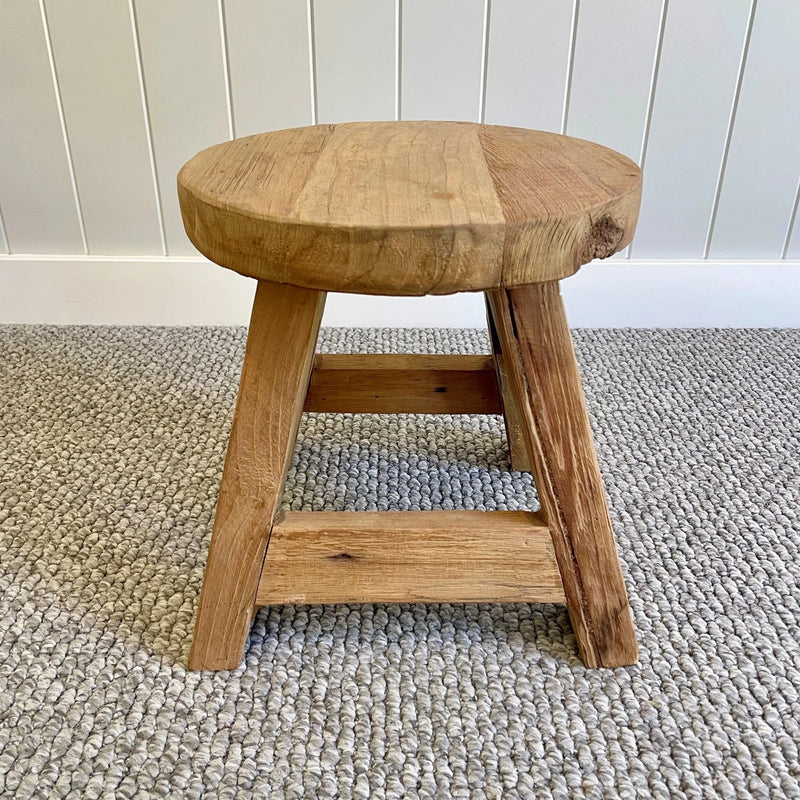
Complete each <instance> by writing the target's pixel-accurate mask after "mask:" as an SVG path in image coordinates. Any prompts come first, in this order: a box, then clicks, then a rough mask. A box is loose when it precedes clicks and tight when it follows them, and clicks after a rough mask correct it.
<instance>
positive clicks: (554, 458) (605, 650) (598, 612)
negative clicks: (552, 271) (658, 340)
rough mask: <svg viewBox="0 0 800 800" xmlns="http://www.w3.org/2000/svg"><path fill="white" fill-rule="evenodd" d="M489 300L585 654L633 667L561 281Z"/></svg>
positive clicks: (594, 662) (633, 649) (596, 662)
mask: <svg viewBox="0 0 800 800" xmlns="http://www.w3.org/2000/svg"><path fill="white" fill-rule="evenodd" d="M487 297H488V301H489V305H490V308H491V316H492V318H493V320H494V323H495V325H496V333H497V337H498V339H499V343H500V347H501V349H502V353H503V358H504V361H505V365H506V370H507V374H508V379H509V380H508V383H509V387H510V391H511V392H512V393H513V395H514V397H515V399H516V404H517V408H518V409H519V412H520V418H521V421H522V430H523V434H524V436H525V440H526V442H527V444H528V451H529V452H530V453H531V456H532V460H533V467H534V477H535V479H536V486H537V490H538V492H539V498H540V500H541V503H542V510H543V511H544V513H545V517H546V519H547V524H548V526H549V528H550V532H551V535H552V538H553V549H554V551H555V555H556V560H557V561H558V566H559V570H560V572H561V580H562V582H563V584H564V593H565V595H566V598H567V607H568V609H569V614H570V619H571V621H572V626H573V629H574V631H575V635H576V638H577V640H578V647H579V650H580V653H581V657H582V658H583V660H584V663H585V664H586V665H587V666H588V667H618V666H623V665H626V664H633V663H635V662H636V661H637V659H638V648H637V645H636V635H635V632H634V628H633V621H632V619H631V613H630V607H629V605H628V596H627V593H626V591H625V584H624V581H623V577H622V570H621V568H620V563H619V556H618V554H617V548H616V545H615V543H614V536H613V532H612V529H611V521H610V519H609V516H608V507H607V505H606V500H605V493H604V491H603V483H602V479H601V475H600V469H599V466H598V463H597V455H596V453H595V449H594V444H593V442H592V433H591V428H590V425H589V419H588V416H587V413H586V404H585V401H584V396H583V390H582V388H581V382H580V375H579V373H578V366H577V363H576V361H575V353H574V350H573V348H572V339H571V336H570V332H569V327H568V325H567V319H566V315H565V313H564V306H563V304H562V302H561V296H560V293H559V286H558V282H556V281H554V282H551V283H541V284H532V285H530V286H522V287H518V288H514V289H500V290H497V291H492V292H488V293H487Z"/></svg>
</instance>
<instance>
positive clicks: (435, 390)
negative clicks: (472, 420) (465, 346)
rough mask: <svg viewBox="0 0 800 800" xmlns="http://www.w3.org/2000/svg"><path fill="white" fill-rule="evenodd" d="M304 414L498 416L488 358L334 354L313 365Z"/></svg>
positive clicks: (478, 356)
mask: <svg viewBox="0 0 800 800" xmlns="http://www.w3.org/2000/svg"><path fill="white" fill-rule="evenodd" d="M304 410H305V411H315V412H317V411H321V412H324V411H327V412H333V413H353V414H356V413H360V414H499V413H500V400H499V398H498V392H497V381H496V378H495V374H494V366H493V363H492V358H491V356H481V355H477V356H474V355H407V354H399V355H396V354H380V355H371V354H361V353H358V354H353V355H346V354H335V355H318V356H317V357H316V359H315V361H314V371H313V372H312V375H311V385H310V386H309V390H308V395H307V396H306V402H305V409H304Z"/></svg>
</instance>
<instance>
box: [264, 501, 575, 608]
mask: <svg viewBox="0 0 800 800" xmlns="http://www.w3.org/2000/svg"><path fill="white" fill-rule="evenodd" d="M480 601H492V602H497V601H506V602H515V601H526V602H533V603H563V602H564V590H563V587H562V584H561V576H560V574H559V570H558V567H557V565H556V560H555V555H554V552H553V546H552V544H551V540H550V531H549V529H548V528H547V526H546V524H545V523H544V520H543V518H542V517H541V516H540V515H539V514H534V513H530V512H527V511H489V512H483V511H381V512H368V511H357V512H335V511H334V512H325V511H300V512H289V513H287V514H286V515H285V516H284V517H283V518H282V519H280V520H279V521H277V522H276V523H275V525H274V526H273V528H272V535H271V537H270V541H269V545H268V548H267V555H266V559H265V561H264V568H263V570H262V573H261V580H260V582H259V585H258V593H257V595H256V605H275V604H281V603H380V602H383V603H396V602H406V603H414V602H432V603H436V602H452V603H457V602H480Z"/></svg>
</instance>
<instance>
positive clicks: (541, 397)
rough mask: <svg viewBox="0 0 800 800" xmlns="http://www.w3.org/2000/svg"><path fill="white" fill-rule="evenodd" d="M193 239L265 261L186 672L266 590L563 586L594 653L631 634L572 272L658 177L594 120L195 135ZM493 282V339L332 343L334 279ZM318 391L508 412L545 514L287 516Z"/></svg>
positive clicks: (628, 660) (614, 654) (557, 595)
mask: <svg viewBox="0 0 800 800" xmlns="http://www.w3.org/2000/svg"><path fill="white" fill-rule="evenodd" d="M178 193H179V198H180V204H181V211H182V214H183V220H184V225H185V227H186V231H187V233H188V235H189V238H190V239H191V240H192V242H193V243H194V244H195V246H196V247H197V248H198V250H200V252H201V253H203V254H204V255H206V256H207V257H208V258H210V259H211V260H212V261H214V262H216V263H217V264H219V265H221V266H223V267H226V268H228V269H232V270H235V271H236V272H239V273H242V274H243V275H248V276H250V277H253V278H256V279H257V280H258V286H257V289H256V295H255V301H254V304H253V311H252V317H251V320H250V329H249V334H248V338H247V347H246V352H245V359H244V366H243V369H242V376H241V382H240V385H239V394H238V399H237V402H236V412H235V415H234V421H233V427H232V430H231V434H230V442H229V445H228V454H227V458H226V461H225V468H224V472H223V476H222V484H221V487H220V494H219V502H218V505H217V512H216V520H215V523H214V531H213V535H212V539H211V546H210V550H209V554H208V562H207V565H206V571H205V577H204V580H203V588H202V593H201V597H200V607H199V611H198V616H197V624H196V629H195V633H194V640H193V642H192V648H191V653H190V657H189V667H190V669H232V668H235V667H237V666H238V665H239V664H240V662H241V660H242V657H243V653H244V647H245V643H246V640H247V636H248V632H249V629H250V625H251V622H252V619H253V615H254V613H255V611H256V610H257V609H258V607H260V606H263V605H270V604H285V603H339V602H341V603H348V602H349V603H353V602H370V603H373V602H479V601H480V602H487V601H514V602H519V601H525V602H566V604H567V607H568V609H569V615H570V620H571V622H572V625H573V628H574V631H575V636H576V639H577V642H578V647H579V650H580V655H581V657H582V658H583V660H584V662H585V663H586V665H587V666H589V667H599V666H604V667H616V666H621V665H625V664H632V663H634V662H635V661H636V659H637V657H638V655H637V645H636V638H635V633H634V628H633V623H632V620H631V614H630V608H629V605H628V598H627V594H626V591H625V585H624V582H623V577H622V571H621V569H620V563H619V557H618V554H617V549H616V545H615V543H614V537H613V533H612V529H611V522H610V520H609V515H608V508H607V506H606V500H605V494H604V491H603V484H602V480H601V476H600V471H599V468H598V463H597V457H596V454H595V450H594V445H593V442H592V435H591V429H590V426H589V420H588V418H587V414H586V406H585V402H584V397H583V391H582V389H581V382H580V376H579V374H578V368H577V364H576V361H575V354H574V352H573V349H572V340H571V338H570V332H569V328H568V326H567V320H566V317H565V314H564V308H563V305H562V302H561V297H560V293H559V281H560V280H561V279H562V278H566V277H568V276H569V275H572V274H573V273H574V272H576V271H577V270H578V268H579V267H580V266H581V265H582V264H585V263H586V262H588V261H590V260H592V259H594V258H605V257H607V256H610V255H611V254H612V253H615V252H617V251H618V250H620V249H622V248H624V247H625V246H626V245H627V244H628V243H629V242H630V241H631V239H632V237H633V232H634V228H635V225H636V218H637V215H638V210H639V200H640V195H641V173H640V171H639V168H638V167H637V166H636V165H635V164H634V163H633V162H632V161H630V160H629V159H628V158H626V157H624V156H622V155H620V154H619V153H616V152H614V151H612V150H609V149H607V148H605V147H601V146H600V145H597V144H593V143H591V142H587V141H584V140H581V139H574V138H571V137H567V136H561V135H558V134H551V133H543V132H541V131H532V130H525V129H522V128H509V127H500V126H493V125H478V124H473V123H467V122H364V123H348V124H341V125H318V126H312V127H305V128H295V129H291V130H282V131H275V132H272V133H264V134H259V135H256V136H248V137H245V138H241V139H235V140H233V141H231V142H226V143H224V144H219V145H216V146H214V147H210V148H208V149H207V150H204V151H202V152H201V153H199V154H198V155H196V156H195V157H194V158H192V159H191V160H190V161H189V162H188V163H187V164H186V165H185V166H184V167H183V168H182V169H181V171H180V174H179V176H178ZM465 291H482V292H484V293H485V297H486V305H487V318H488V326H489V331H490V335H491V341H492V350H493V352H492V355H489V356H467V355H359V354H356V355H318V356H316V357H315V353H314V350H315V345H316V340H317V334H318V331H319V326H320V319H321V317H322V311H323V307H324V304H325V296H326V293H327V292H354V293H359V294H372V295H393V296H409V295H416V296H419V295H426V294H451V293H453V292H465ZM303 410H308V411H331V412H364V413H401V412H409V413H431V414H448V413H449V414H464V413H479V414H488V413H502V414H503V416H504V418H505V422H506V427H507V430H508V438H509V442H510V447H511V455H512V464H513V465H514V467H515V468H517V469H530V470H532V471H533V474H534V478H535V482H536V487H537V490H538V493H539V497H540V500H541V506H542V511H541V512H540V513H530V512H523V511H493V512H482V511H407V512H391V511H384V512H352V513H351V512H315V511H310V512H287V513H285V514H278V513H277V509H278V506H279V503H280V500H281V495H282V491H283V484H284V479H285V475H286V471H287V469H288V466H289V464H290V461H291V457H292V453H293V451H294V445H295V438H296V435H297V429H298V424H299V421H300V415H301V413H302V412H303Z"/></svg>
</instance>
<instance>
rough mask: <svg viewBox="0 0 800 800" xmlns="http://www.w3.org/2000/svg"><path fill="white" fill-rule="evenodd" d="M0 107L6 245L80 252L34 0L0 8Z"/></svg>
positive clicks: (0, 183) (64, 152)
mask: <svg viewBox="0 0 800 800" xmlns="http://www.w3.org/2000/svg"><path fill="white" fill-rule="evenodd" d="M0 109H2V112H1V113H0V203H2V213H3V221H4V223H5V234H6V238H7V241H6V242H5V246H4V249H5V248H7V249H10V250H11V251H12V252H17V253H82V252H83V250H84V248H83V242H82V240H81V229H80V221H79V219H78V210H77V206H76V202H75V195H74V192H73V186H72V180H71V178H70V171H69V162H68V152H67V145H66V142H65V140H64V135H63V131H62V127H61V122H60V119H59V111H58V101H57V96H56V88H55V84H54V80H53V75H52V73H51V69H50V59H49V57H48V50H47V40H46V35H45V28H44V25H43V22H42V15H41V12H40V8H39V4H38V3H37V2H35V0H13V2H7V3H3V5H2V20H1V21H0Z"/></svg>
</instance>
